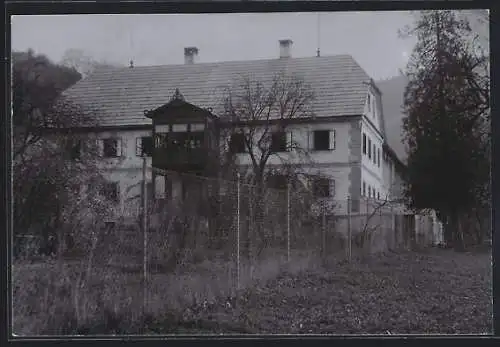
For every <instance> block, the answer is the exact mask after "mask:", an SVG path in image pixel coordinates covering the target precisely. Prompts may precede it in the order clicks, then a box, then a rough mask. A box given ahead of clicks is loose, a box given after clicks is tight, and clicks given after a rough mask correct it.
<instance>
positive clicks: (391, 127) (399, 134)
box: [376, 75, 407, 163]
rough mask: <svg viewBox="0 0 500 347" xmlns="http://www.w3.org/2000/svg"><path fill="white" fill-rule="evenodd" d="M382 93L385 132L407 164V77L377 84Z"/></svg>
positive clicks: (389, 142) (393, 147)
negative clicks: (405, 91)
mask: <svg viewBox="0 0 500 347" xmlns="http://www.w3.org/2000/svg"><path fill="white" fill-rule="evenodd" d="M376 84H377V86H378V87H379V89H380V91H381V92H382V107H383V112H384V117H385V130H386V135H387V142H388V144H389V146H391V148H392V149H393V150H394V151H395V152H396V154H397V156H398V158H399V159H400V160H401V161H402V162H403V163H405V162H406V158H407V154H406V150H405V145H404V142H403V117H404V115H403V111H402V106H403V95H404V89H405V87H406V84H407V79H406V77H405V76H403V75H400V76H397V77H393V78H390V79H388V80H384V81H378V82H376Z"/></svg>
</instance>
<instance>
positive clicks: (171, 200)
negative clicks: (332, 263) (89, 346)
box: [15, 174, 433, 333]
mask: <svg viewBox="0 0 500 347" xmlns="http://www.w3.org/2000/svg"><path fill="white" fill-rule="evenodd" d="M176 175H177V177H181V178H182V180H183V181H184V183H185V186H187V187H192V189H186V190H185V191H184V192H173V194H172V195H171V196H170V197H168V198H167V197H163V198H158V197H157V198H155V199H152V198H151V197H149V198H148V199H146V201H147V209H146V222H147V223H146V225H147V230H142V223H141V218H142V209H141V200H140V198H138V199H135V200H131V201H128V202H127V203H126V204H124V205H123V206H122V208H120V209H116V208H114V213H115V214H117V215H118V217H119V218H112V217H111V216H110V215H109V211H108V210H106V211H105V212H106V213H104V212H103V213H104V214H103V215H102V216H87V218H86V219H84V220H82V223H80V224H79V226H78V227H79V228H81V230H80V229H78V230H80V231H78V232H77V233H76V234H75V235H77V236H78V237H77V238H76V239H75V249H74V250H73V251H72V252H69V253H72V254H73V256H72V257H70V258H65V257H62V256H60V255H58V261H57V262H54V261H53V260H50V259H48V260H46V261H44V262H43V263H41V264H40V268H38V267H37V266H38V265H30V266H27V267H26V266H24V265H22V263H18V264H17V265H18V268H23V269H24V270H23V271H25V272H26V273H27V272H30V273H31V270H30V269H32V268H33V269H32V270H33V271H34V272H37V271H38V272H40V271H42V270H43V271H42V272H40V274H42V273H45V272H44V271H49V272H50V274H51V275H50V276H56V277H57V276H58V278H59V279H58V280H57V281H56V282H57V283H59V284H57V283H56V282H54V283H52V284H53V285H56V284H57V286H59V287H58V288H59V289H58V290H62V292H63V293H66V294H64V295H63V296H64V300H62V299H61V300H60V303H61V305H62V303H64V305H66V304H67V305H70V306H71V307H72V312H75V313H74V315H75V317H76V318H75V319H76V322H77V323H75V324H76V325H78V326H80V325H81V324H82V322H83V323H85V322H89V321H92V320H93V319H94V318H95V317H97V316H96V315H99V314H100V313H99V312H100V311H99V305H100V304H99V302H106V303H108V304H109V303H113V307H109V308H107V309H108V310H111V311H112V310H117V309H118V308H117V307H121V306H124V305H125V306H127V307H129V308H130V310H132V311H134V313H133V315H135V316H137V315H140V312H139V313H138V312H136V311H137V308H139V309H140V308H141V307H142V310H143V311H144V312H151V311H152V310H153V311H155V310H156V311H158V310H160V311H161V310H167V306H168V309H169V310H170V309H177V310H181V311H182V307H184V306H186V305H187V306H189V305H191V304H199V303H200V300H201V301H202V302H203V300H208V299H207V298H210V297H214V296H216V295H227V296H228V297H231V296H234V295H235V291H236V290H238V289H241V288H244V287H246V286H252V283H255V281H266V280H269V279H272V278H274V277H275V276H277V275H279V274H280V273H282V272H283V271H289V270H290V269H291V268H294V269H296V270H297V269H303V268H307V266H309V265H311V264H315V263H316V262H317V260H318V259H321V258H323V259H325V258H328V257H332V256H333V257H335V258H340V259H350V258H353V257H355V256H357V255H363V254H367V253H374V252H384V251H387V250H391V249H392V250H394V249H398V248H411V247H414V246H418V245H420V246H425V245H427V244H429V243H432V242H433V240H432V237H430V236H432V235H431V233H430V232H429V230H430V229H431V228H430V225H432V222H431V221H430V219H429V217H427V216H418V218H416V216H414V215H410V214H407V213H405V211H404V208H403V207H402V206H400V205H398V204H395V203H390V202H386V201H375V200H369V199H362V200H358V201H356V202H354V201H351V200H334V199H327V198H325V199H318V198H317V197H315V196H314V195H313V194H312V193H311V192H310V191H308V190H307V189H305V188H304V187H292V185H289V187H288V189H281V190H280V189H269V188H265V189H264V188H259V187H256V186H252V185H248V184H243V183H238V182H233V181H224V180H218V179H209V178H202V177H196V176H190V175H178V174H176ZM176 194H177V195H176ZM182 195H183V197H182ZM354 205H357V207H359V208H357V209H353V208H352V206H354ZM353 210H355V212H353ZM103 211H104V210H103ZM111 220H113V221H114V222H113V223H110V221H111ZM69 222H71V221H69ZM76 248H78V250H76ZM308 264H309V265H308ZM24 276H26V275H25V274H24V273H21V272H19V273H17V274H16V279H15V280H16V283H18V284H19V286H22V283H24V281H25V278H24ZM47 278H48V277H47ZM51 278H52V277H51ZM54 278H55V277H54ZM54 281H55V280H54ZM19 288H21V287H19ZM99 288H100V289H99ZM120 288H122V289H120ZM19 290H20V289H19ZM164 291H168V295H167V296H168V298H166V296H165V295H166V294H165V293H164ZM61 295H62V294H61ZM103 295H104V296H105V297H103ZM112 297H113V298H116V299H111V298H112ZM22 298H23V295H17V296H16V298H15V303H16V305H17V306H16V309H15V311H16V312H15V316H16V317H20V316H26V315H24V314H22V313H19V312H21V311H23V310H28V309H29V310H31V309H32V308H31V306H29V307H28V306H26V305H27V304H23V299H22ZM44 300H45V301H43V302H45V304H44V305H45V306H44V307H45V308H39V309H40V310H42V311H44V310H45V311H47V310H49V311H50V312H52V313H50V315H54V314H55V311H54V312H53V311H51V310H54V309H62V308H57V307H59V301H58V302H53V303H52V304H51V303H50V302H49V301H50V300H49V299H44ZM43 302H42V303H43ZM91 303H92V304H91ZM54 305H55V306H54ZM102 305H103V304H102ZM102 305H101V306H102ZM47 312H48V311H47ZM131 315H132V313H131ZM95 319H97V318H95ZM40 324H41V323H40ZM55 326H57V324H55ZM68 329H69V328H68ZM35 330H36V329H35ZM52 333H54V331H52Z"/></svg>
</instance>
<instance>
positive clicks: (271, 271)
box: [13, 249, 492, 335]
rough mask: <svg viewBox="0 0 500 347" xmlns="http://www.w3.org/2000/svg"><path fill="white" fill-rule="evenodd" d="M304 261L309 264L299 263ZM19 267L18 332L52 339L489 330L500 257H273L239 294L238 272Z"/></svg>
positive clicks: (447, 253)
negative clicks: (494, 266) (495, 260)
mask: <svg viewBox="0 0 500 347" xmlns="http://www.w3.org/2000/svg"><path fill="white" fill-rule="evenodd" d="M299 259H300V260H299ZM193 269H195V272H194V270H193V271H189V272H184V273H180V272H179V273H176V274H162V273H161V272H158V273H154V274H151V275H150V278H149V279H148V281H149V282H148V283H149V284H148V287H147V288H148V291H147V292H146V295H148V306H147V309H146V312H143V302H144V301H143V297H144V291H143V285H142V277H141V273H140V270H139V269H135V270H134V269H131V270H129V271H125V270H123V269H120V268H118V267H116V268H113V269H110V268H109V267H108V268H106V269H105V270H104V269H101V270H99V269H93V275H92V276H90V278H91V279H90V280H88V281H85V282H83V281H80V282H79V281H78V273H79V271H80V270H83V269H80V265H78V264H77V263H75V264H66V265H65V266H64V268H63V270H61V268H58V266H57V264H55V263H44V264H18V265H15V266H14V267H13V286H14V297H13V325H14V326H13V331H14V333H15V334H17V335H41V334H44V335H46V334H49V335H52V334H72V335H74V334H192V333H195V334H200V333H202V334H211V333H214V334H220V333H227V334H251V333H260V334H275V333H276V334H288V333H292V334H409V333H410V334H411V333H420V334H422V333H424V334H426V333H431V334H454V333H458V334H489V333H491V332H492V289H491V287H492V278H491V277H492V270H491V254H490V252H486V251H474V252H468V253H457V252H455V251H452V250H441V249H429V250H425V251H421V252H401V253H390V254H385V255H378V256H370V257H365V258H359V259H355V260H354V261H353V262H352V263H350V264H349V263H347V262H345V261H337V260H335V259H333V258H332V259H328V260H326V261H320V260H319V259H317V258H315V257H303V258H295V259H293V260H292V261H291V262H290V264H288V265H286V266H283V264H282V263H279V262H278V261H272V260H270V261H267V262H266V263H263V264H261V266H260V267H259V268H258V269H257V270H256V273H254V278H258V279H259V280H258V281H252V282H251V281H249V280H242V282H243V283H242V288H241V289H240V290H236V283H235V281H234V276H233V275H234V269H232V268H231V267H228V266H222V265H220V264H214V263H206V264H199V265H198V266H196V267H193Z"/></svg>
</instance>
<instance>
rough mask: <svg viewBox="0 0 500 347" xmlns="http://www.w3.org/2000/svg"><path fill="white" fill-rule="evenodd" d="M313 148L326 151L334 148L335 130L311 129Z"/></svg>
mask: <svg viewBox="0 0 500 347" xmlns="http://www.w3.org/2000/svg"><path fill="white" fill-rule="evenodd" d="M313 138H314V150H316V151H327V150H333V149H335V130H316V131H313Z"/></svg>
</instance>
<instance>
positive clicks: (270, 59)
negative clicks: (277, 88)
mask: <svg viewBox="0 0 500 347" xmlns="http://www.w3.org/2000/svg"><path fill="white" fill-rule="evenodd" d="M341 57H345V58H347V57H348V58H351V59H352V60H353V61H354V62H355V63H356V65H357V66H359V67H360V68H361V66H360V65H359V64H358V63H357V61H356V60H355V59H354V57H353V56H352V55H351V54H348V53H342V54H334V55H323V56H320V57H317V56H310V57H290V58H260V59H248V60H224V61H213V62H200V63H194V64H184V63H180V64H155V65H135V63H134V67H133V68H131V67H129V66H120V67H116V68H115V67H113V68H110V69H109V70H114V71H117V70H131V69H138V68H139V69H141V68H159V67H165V66H169V67H170V66H172V67H174V66H208V65H217V64H227V63H248V62H271V61H280V60H288V61H290V60H292V61H297V60H306V59H325V58H341ZM361 69H362V70H363V71H364V72H365V73H366V71H365V70H364V69H363V68H361ZM103 70H104V69H103Z"/></svg>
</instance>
